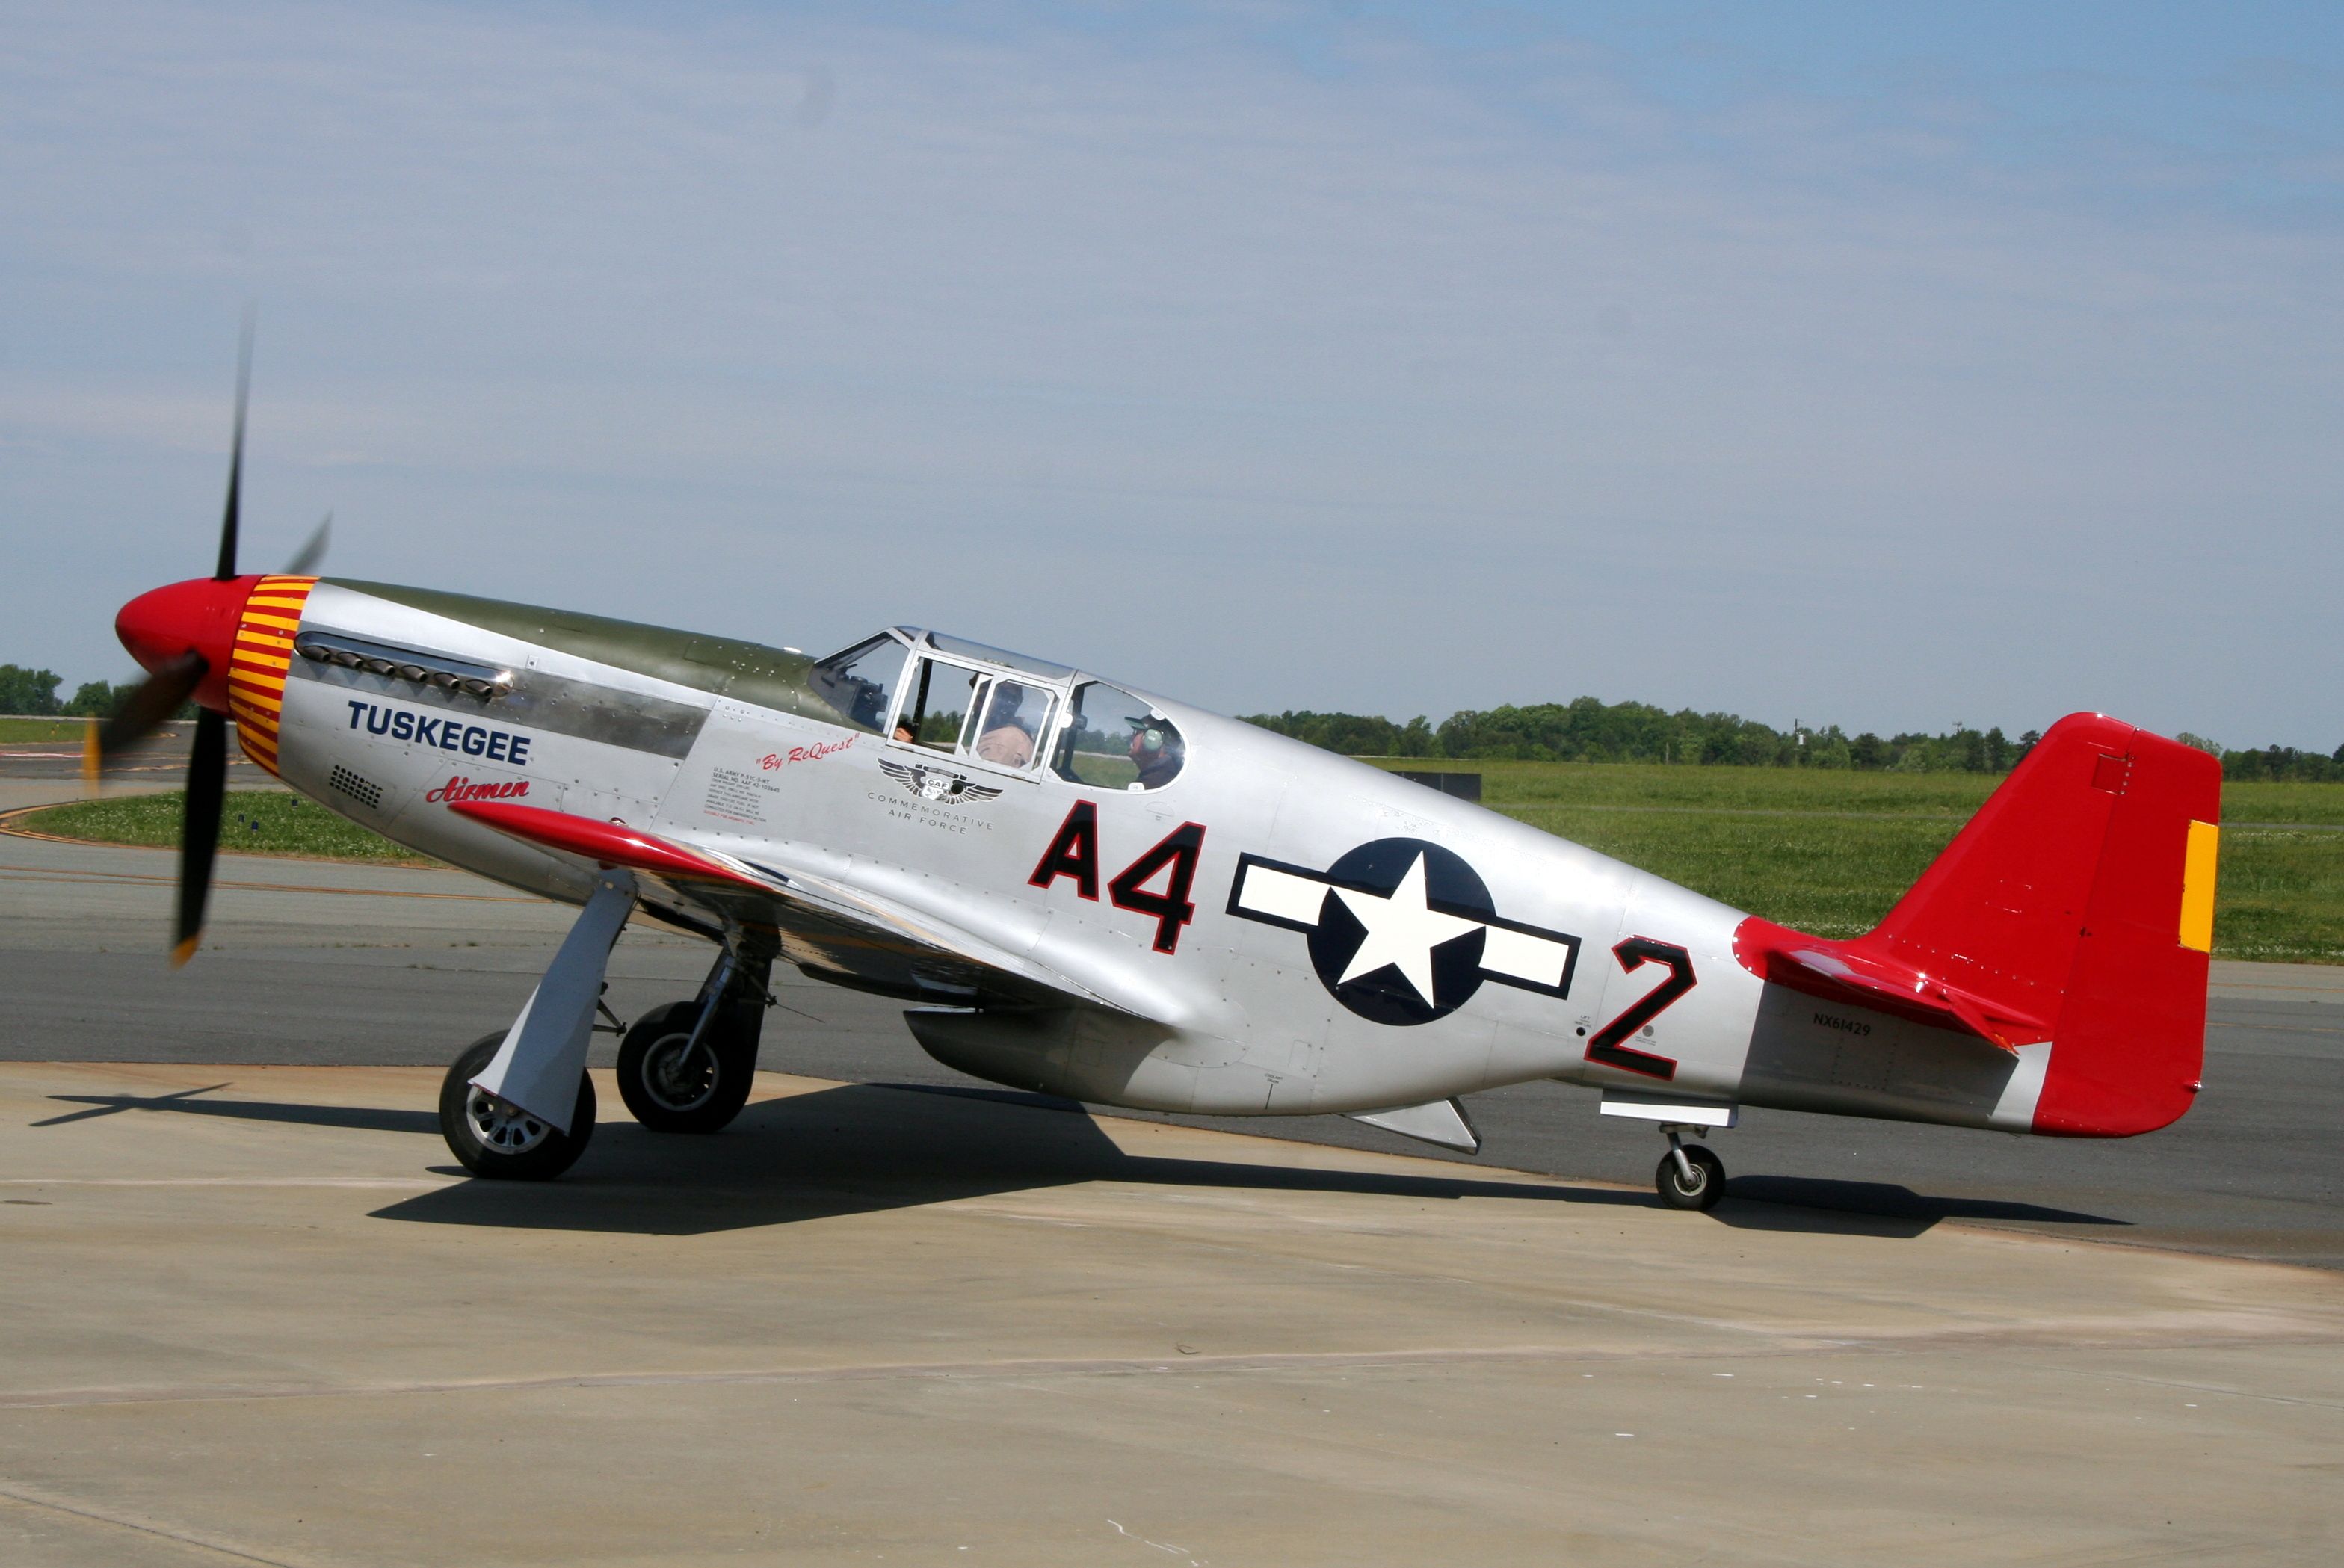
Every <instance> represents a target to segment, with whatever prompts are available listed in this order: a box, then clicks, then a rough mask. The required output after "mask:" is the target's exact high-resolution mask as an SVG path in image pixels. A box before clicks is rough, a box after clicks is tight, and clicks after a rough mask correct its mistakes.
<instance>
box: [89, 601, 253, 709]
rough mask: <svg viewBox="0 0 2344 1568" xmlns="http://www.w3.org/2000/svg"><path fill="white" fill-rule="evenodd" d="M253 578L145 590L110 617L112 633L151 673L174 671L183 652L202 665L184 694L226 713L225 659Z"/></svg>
mask: <svg viewBox="0 0 2344 1568" xmlns="http://www.w3.org/2000/svg"><path fill="white" fill-rule="evenodd" d="M259 581H260V579H259V577H258V575H251V574H248V575H246V576H242V577H230V578H227V579H220V578H214V577H191V578H189V579H188V580H187V582H174V583H170V584H169V585H167V586H166V587H162V588H154V589H149V590H148V591H147V592H144V593H141V594H140V595H139V596H138V597H137V598H136V599H133V600H132V601H131V602H129V603H127V604H125V605H124V606H123V607H122V609H121V612H119V613H118V614H116V616H115V618H114V634H115V635H116V637H119V638H121V639H122V645H123V646H124V647H125V648H127V649H129V650H130V656H131V657H132V658H134V659H136V660H137V661H138V663H139V664H140V666H141V667H142V668H144V669H146V670H147V672H149V673H153V674H157V675H159V674H161V673H163V672H164V671H165V670H167V669H171V668H175V667H177V666H178V665H179V664H180V663H182V662H183V661H184V660H185V659H186V658H187V655H188V654H190V653H193V654H195V655H196V656H197V657H198V658H200V659H202V660H203V662H204V671H203V674H202V675H201V676H200V677H198V679H197V682H196V684H195V686H194V688H193V690H191V691H190V692H189V693H187V694H188V695H189V696H192V697H193V698H194V699H195V700H196V701H197V703H200V704H202V705H203V706H204V707H207V708H209V709H211V710H212V711H213V712H215V713H226V712H227V671H228V657H229V654H230V653H231V652H232V651H233V650H234V648H235V646H236V629H237V622H240V621H242V620H243V619H244V602H245V601H246V600H247V599H248V598H249V597H251V594H252V589H253V585H254V584H255V583H257V582H259Z"/></svg>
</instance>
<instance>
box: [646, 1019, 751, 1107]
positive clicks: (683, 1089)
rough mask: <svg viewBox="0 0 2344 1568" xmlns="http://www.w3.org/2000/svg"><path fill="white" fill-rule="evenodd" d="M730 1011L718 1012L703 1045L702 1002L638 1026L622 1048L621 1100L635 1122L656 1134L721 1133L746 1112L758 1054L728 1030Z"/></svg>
mask: <svg viewBox="0 0 2344 1568" xmlns="http://www.w3.org/2000/svg"><path fill="white" fill-rule="evenodd" d="M729 1011H731V1009H730V1008H729V1007H720V1009H719V1010H718V1012H717V1015H716V1017H713V1018H712V1019H710V1020H709V1024H708V1028H707V1030H706V1031H705V1032H704V1033H703V1034H702V1036H701V1037H700V1043H699V1044H697V1045H693V1044H692V1026H693V1025H694V1024H695V1023H697V1022H699V1019H700V1004H699V1003H698V1002H670V1003H669V1004H668V1005H667V1006H666V1007H654V1008H652V1010H651V1011H650V1012H648V1013H645V1014H644V1015H643V1016H642V1017H641V1018H639V1019H637V1020H636V1021H635V1027H633V1028H631V1029H629V1030H628V1031H627V1037H626V1039H625V1040H624V1041H622V1042H621V1044H620V1046H619V1098H621V1099H623V1100H625V1101H626V1102H627V1109H629V1110H630V1111H631V1112H633V1113H634V1118H635V1119H636V1120H637V1121H639V1122H641V1123H642V1124H643V1125H644V1126H645V1127H647V1128H651V1129H652V1131H653V1132H715V1131H717V1130H718V1129H720V1128H723V1127H724V1126H725V1125H726V1124H728V1123H730V1122H731V1121H732V1118H734V1117H736V1116H739V1115H740V1114H741V1108H742V1107H743V1106H744V1105H746V1104H748V1103H749V1088H750V1083H751V1079H752V1077H753V1074H754V1073H755V1071H756V1066H757V1050H756V1044H755V1042H754V1041H753V1040H752V1041H751V1042H749V1043H748V1045H747V1046H746V1047H745V1048H744V1047H743V1045H742V1043H741V1041H740V1040H739V1038H738V1037H737V1036H736V1035H735V1033H734V1032H733V1031H732V1030H731V1029H728V1028H727V1027H725V1025H726V1023H727V1021H728V1020H727V1018H726V1014H727V1013H728V1012H729Z"/></svg>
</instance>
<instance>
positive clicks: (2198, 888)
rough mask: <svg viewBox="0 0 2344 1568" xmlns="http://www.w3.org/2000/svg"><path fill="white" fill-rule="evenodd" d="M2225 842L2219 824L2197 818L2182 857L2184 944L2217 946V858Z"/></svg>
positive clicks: (2209, 949)
mask: <svg viewBox="0 0 2344 1568" xmlns="http://www.w3.org/2000/svg"><path fill="white" fill-rule="evenodd" d="M2221 842H2222V830H2221V829H2220V828H2219V827H2218V826H2216V825H2215V824H2212V823H2210V822H2193V823H2191V824H2189V847H2188V848H2187V850H2186V851H2184V852H2183V855H2182V857H2181V945H2182V946H2184V947H2194V948H2196V949H2197V951H2198V952H2200V953H2211V952H2212V951H2213V950H2214V860H2215V855H2216V854H2217V852H2218V850H2219V848H2220V846H2221Z"/></svg>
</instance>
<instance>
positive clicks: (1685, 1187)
mask: <svg viewBox="0 0 2344 1568" xmlns="http://www.w3.org/2000/svg"><path fill="white" fill-rule="evenodd" d="M1684 1157H1685V1160H1686V1162H1687V1163H1688V1164H1690V1165H1691V1166H1692V1176H1693V1179H1692V1181H1690V1182H1688V1181H1686V1180H1685V1179H1684V1173H1683V1172H1682V1171H1681V1170H1679V1169H1678V1168H1677V1157H1676V1151H1675V1150H1673V1149H1672V1150H1670V1151H1669V1152H1668V1153H1666V1154H1664V1155H1662V1156H1661V1168H1659V1169H1658V1170H1656V1171H1654V1172H1653V1173H1652V1185H1653V1186H1655V1187H1657V1188H1659V1189H1661V1201H1662V1203H1665V1204H1667V1205H1668V1206H1669V1207H1670V1208H1671V1209H1702V1210H1704V1211H1706V1210H1708V1209H1714V1208H1716V1207H1717V1200H1718V1199H1721V1198H1723V1197H1724V1196H1725V1161H1723V1160H1722V1159H1720V1158H1717V1156H1716V1154H1715V1153H1714V1152H1713V1151H1712V1150H1711V1149H1710V1148H1709V1147H1708V1146H1707V1145H1706V1144H1699V1143H1689V1144H1687V1145H1685V1146H1684Z"/></svg>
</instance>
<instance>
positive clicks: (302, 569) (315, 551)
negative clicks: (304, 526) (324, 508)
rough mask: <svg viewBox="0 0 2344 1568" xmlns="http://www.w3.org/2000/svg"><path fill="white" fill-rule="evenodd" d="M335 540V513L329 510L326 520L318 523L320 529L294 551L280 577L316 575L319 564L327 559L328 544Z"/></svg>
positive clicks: (279, 573)
mask: <svg viewBox="0 0 2344 1568" xmlns="http://www.w3.org/2000/svg"><path fill="white" fill-rule="evenodd" d="M333 541H334V514H333V513H332V512H330V511H329V512H328V513H327V514H326V521H323V522H321V523H319V524H318V531H317V532H315V533H313V534H311V535H310V536H309V538H308V542H307V543H305V544H303V545H302V546H301V548H300V549H298V550H297V551H294V552H293V559H292V560H290V561H287V562H286V563H285V570H284V571H282V572H278V576H279V577H308V576H312V575H314V574H315V573H316V572H317V570H318V564H319V563H320V562H321V561H324V560H325V559H326V546H328V544H331V543H332V542H333Z"/></svg>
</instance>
